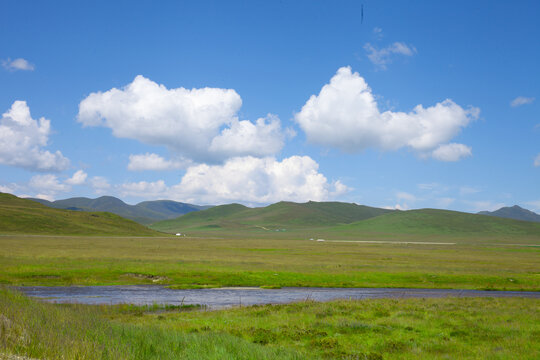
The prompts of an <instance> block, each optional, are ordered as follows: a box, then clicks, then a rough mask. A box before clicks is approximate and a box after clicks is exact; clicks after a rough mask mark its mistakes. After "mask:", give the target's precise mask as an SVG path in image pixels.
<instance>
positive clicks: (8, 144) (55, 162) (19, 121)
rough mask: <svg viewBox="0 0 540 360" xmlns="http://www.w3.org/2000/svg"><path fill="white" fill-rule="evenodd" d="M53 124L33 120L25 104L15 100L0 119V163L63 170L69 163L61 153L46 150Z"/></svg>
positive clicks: (42, 119) (47, 169)
mask: <svg viewBox="0 0 540 360" xmlns="http://www.w3.org/2000/svg"><path fill="white" fill-rule="evenodd" d="M50 132H51V122H50V120H47V119H45V118H43V117H42V118H40V119H39V120H34V119H32V116H31V115H30V109H29V107H28V105H27V104H26V101H15V102H14V103H13V104H12V105H11V108H10V109H9V110H8V111H7V112H5V113H4V114H3V115H2V118H1V119H0V164H4V165H12V166H17V167H21V168H25V169H28V170H33V171H62V170H64V169H66V168H67V167H68V166H69V160H68V159H67V158H66V157H64V156H63V155H62V153H61V152H60V151H56V152H55V153H51V152H49V151H47V150H44V149H43V147H45V146H47V142H48V140H49V135H50Z"/></svg>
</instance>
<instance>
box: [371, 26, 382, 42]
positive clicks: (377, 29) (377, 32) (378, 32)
mask: <svg viewBox="0 0 540 360" xmlns="http://www.w3.org/2000/svg"><path fill="white" fill-rule="evenodd" d="M373 35H375V38H376V39H377V40H380V39H382V38H383V37H384V35H383V31H382V29H381V28H380V27H374V28H373Z"/></svg>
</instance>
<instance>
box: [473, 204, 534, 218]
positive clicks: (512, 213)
mask: <svg viewBox="0 0 540 360" xmlns="http://www.w3.org/2000/svg"><path fill="white" fill-rule="evenodd" d="M478 214H480V215H489V216H497V217H502V218H508V219H514V220H523V221H534V222H540V215H538V214H537V213H535V212H532V211H530V210H527V209H524V208H522V207H520V206H517V205H514V206H512V207H502V208H500V209H499V210H495V211H480V212H479V213H478Z"/></svg>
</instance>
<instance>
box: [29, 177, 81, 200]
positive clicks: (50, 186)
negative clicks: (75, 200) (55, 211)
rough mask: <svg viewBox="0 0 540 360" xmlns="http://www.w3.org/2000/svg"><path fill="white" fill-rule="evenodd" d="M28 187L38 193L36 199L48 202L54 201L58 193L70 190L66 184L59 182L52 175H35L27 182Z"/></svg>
mask: <svg viewBox="0 0 540 360" xmlns="http://www.w3.org/2000/svg"><path fill="white" fill-rule="evenodd" d="M28 186H29V187H30V188H31V189H32V190H34V191H35V192H37V193H38V194H37V195H36V197H37V198H40V199H46V200H50V201H52V200H54V198H55V197H56V195H57V194H58V193H61V192H66V191H70V190H71V187H70V186H69V185H68V184H64V183H62V182H60V180H59V179H58V177H57V176H56V175H53V174H43V175H35V176H33V177H32V178H31V179H30V181H29V182H28Z"/></svg>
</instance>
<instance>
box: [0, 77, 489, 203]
mask: <svg viewBox="0 0 540 360" xmlns="http://www.w3.org/2000/svg"><path fill="white" fill-rule="evenodd" d="M241 106H242V99H241V97H240V95H238V93H237V92H236V91H235V90H233V89H219V88H202V89H185V88H182V87H180V88H176V89H167V88H166V87H165V86H164V85H160V84H157V83H155V82H153V81H152V80H150V79H147V78H145V77H143V76H141V75H139V76H137V77H135V79H134V80H133V82H132V83H130V84H128V85H126V86H125V87H123V88H121V89H117V88H112V89H110V90H106V91H104V92H101V91H98V92H94V93H92V94H90V95H88V96H87V97H86V98H84V99H83V100H82V101H81V102H80V104H79V113H78V115H77V121H78V122H80V123H81V124H82V125H83V126H84V127H96V126H102V127H107V128H110V129H111V130H112V134H113V135H114V136H115V137H118V138H129V139H133V140H137V141H139V142H140V143H142V144H148V145H154V146H163V147H164V148H166V149H167V150H168V151H169V154H170V156H171V159H170V160H167V159H165V158H163V157H162V156H161V155H158V154H155V153H148V152H147V153H145V154H131V155H129V163H128V166H127V169H128V170H131V171H144V170H146V171H164V170H173V169H185V174H184V175H183V176H182V178H181V181H180V183H178V184H176V185H171V186H169V185H166V183H165V182H164V181H163V180H157V181H152V182H147V181H139V182H129V183H123V184H117V185H115V187H112V186H111V185H110V184H109V182H108V181H107V179H106V177H104V176H103V175H94V176H93V177H91V178H90V179H89V180H88V181H87V177H88V174H87V173H86V172H84V171H82V170H78V171H76V172H75V173H74V174H73V176H72V177H70V178H68V179H65V180H64V181H63V182H62V181H60V180H59V178H58V177H57V176H55V175H51V174H46V175H38V176H34V177H33V178H32V179H31V180H30V181H29V183H28V189H30V190H32V189H33V190H34V191H36V192H37V195H36V196H40V197H43V198H47V199H52V198H54V197H55V196H57V195H58V194H60V193H62V192H66V191H70V190H71V189H72V187H73V186H78V185H89V186H91V187H92V188H93V189H94V191H95V192H96V193H97V194H103V193H104V192H106V191H109V190H111V189H114V188H116V189H117V191H118V190H119V191H120V193H121V194H122V195H124V196H131V197H142V198H156V197H159V198H171V199H175V200H182V201H188V202H198V203H223V202H231V201H243V202H250V203H270V202H275V201H280V200H290V201H307V200H316V201H321V200H328V199H332V198H335V197H336V196H339V195H342V194H345V193H346V192H347V191H349V190H350V187H348V186H347V185H345V184H343V183H342V182H341V181H340V180H335V181H332V182H329V181H328V180H327V178H326V177H325V176H324V175H323V174H321V173H319V172H318V168H319V165H318V164H317V162H316V161H315V160H314V159H312V158H311V157H309V156H290V157H286V158H283V159H282V160H281V161H279V160H277V159H276V158H275V156H276V155H277V154H278V153H279V152H280V150H281V149H282V148H283V146H284V143H285V139H286V138H287V136H286V135H285V131H283V129H282V127H281V122H280V120H279V118H277V116H274V115H268V116H266V117H265V118H259V119H257V120H256V121H255V122H251V121H249V120H239V118H238V115H237V114H238V111H239V110H240V107H241ZM478 112H479V110H478V109H477V108H469V109H463V108H462V107H461V106H459V105H457V104H455V103H454V102H453V101H451V100H444V101H442V102H440V103H437V104H436V105H434V106H431V107H428V108H424V107H423V106H422V105H418V106H416V107H415V108H414V109H413V111H412V112H409V113H403V112H392V111H385V112H382V113H381V112H380V111H379V110H378V105H377V103H376V101H375V97H374V95H373V94H372V90H371V88H369V86H368V85H367V83H366V81H365V80H364V79H363V78H362V77H361V76H360V75H359V74H358V73H353V72H352V70H351V68H350V67H342V68H340V69H338V70H337V72H336V74H335V75H334V76H333V77H332V78H331V79H330V82H329V84H326V85H324V86H323V87H322V89H321V90H320V92H319V94H318V95H312V96H311V97H310V98H309V99H308V100H307V102H306V103H305V104H304V105H303V106H302V108H301V110H300V112H298V113H297V114H296V115H295V121H296V122H297V124H298V125H299V126H300V128H301V129H302V130H303V132H304V133H305V134H306V136H307V139H308V141H309V142H311V143H314V144H316V145H320V146H323V147H332V148H336V149H340V150H343V151H345V152H358V151H361V150H363V149H366V148H370V147H372V148H376V149H380V150H383V151H395V150H398V149H400V148H404V147H405V148H409V149H411V150H413V151H414V152H415V153H417V154H418V155H420V156H421V157H431V158H433V159H435V160H440V161H458V160H460V159H461V158H463V157H467V156H471V148H470V147H468V146H466V145H463V144H457V143H450V142H449V141H450V140H451V139H452V138H453V137H454V136H456V135H457V134H458V133H459V132H460V131H461V130H462V129H463V128H464V127H466V126H467V125H468V123H469V122H470V121H472V120H474V119H475V118H476V117H477V116H478ZM1 126H3V129H5V131H4V134H7V136H3V137H2V140H1V141H2V143H3V144H4V146H2V149H3V152H2V153H0V161H2V162H3V163H5V164H8V165H13V166H20V167H23V168H26V169H29V170H33V171H62V170H65V169H66V168H67V166H68V165H69V160H68V159H66V158H65V157H64V156H63V155H62V154H61V153H60V152H59V151H57V152H56V153H55V154H52V153H50V152H49V151H46V150H43V149H42V147H44V146H45V145H46V144H47V136H48V134H49V132H50V121H49V120H46V119H44V118H41V119H40V120H39V123H38V121H36V120H33V119H31V117H30V110H29V108H28V106H27V105H26V103H25V102H23V101H17V102H15V103H14V104H13V106H12V108H11V109H10V110H9V111H8V112H6V113H5V114H4V115H3V117H2V125H1ZM17 134H20V135H17ZM21 137H24V139H25V140H24V141H22V140H17V139H18V138H21ZM34 142H35V143H34ZM14 154H18V157H16V156H14Z"/></svg>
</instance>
